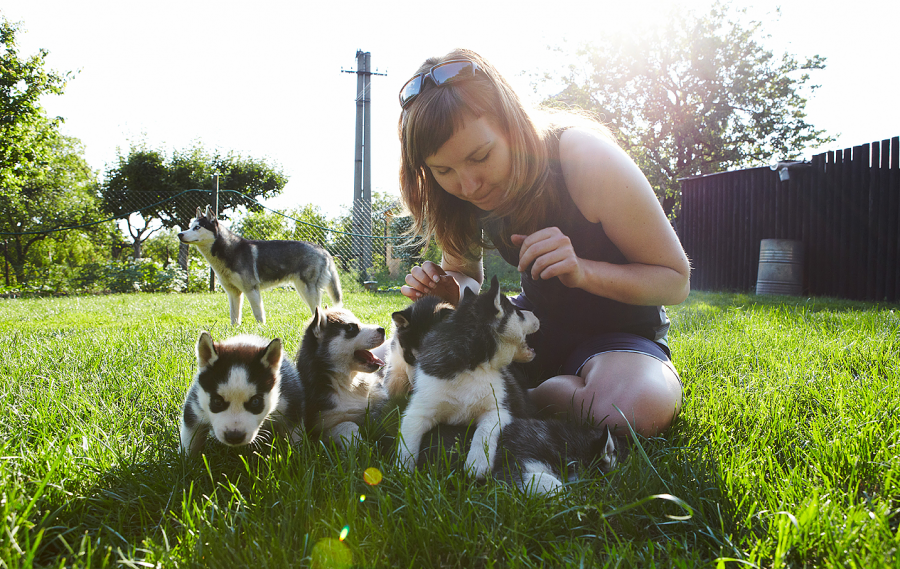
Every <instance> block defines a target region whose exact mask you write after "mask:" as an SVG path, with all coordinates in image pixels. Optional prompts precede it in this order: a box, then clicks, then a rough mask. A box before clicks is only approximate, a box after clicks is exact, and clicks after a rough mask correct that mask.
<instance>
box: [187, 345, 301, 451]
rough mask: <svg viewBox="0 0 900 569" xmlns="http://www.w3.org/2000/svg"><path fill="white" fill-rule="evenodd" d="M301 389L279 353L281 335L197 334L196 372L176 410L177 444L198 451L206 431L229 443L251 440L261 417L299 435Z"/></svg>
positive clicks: (297, 437)
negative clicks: (219, 339) (220, 337)
mask: <svg viewBox="0 0 900 569" xmlns="http://www.w3.org/2000/svg"><path fill="white" fill-rule="evenodd" d="M304 414H305V403H304V390H303V385H302V384H301V383H300V376H299V375H298V374H297V370H296V368H294V365H293V364H292V363H291V362H290V361H289V360H288V359H285V358H283V354H282V347H281V340H280V339H278V338H276V339H274V340H272V341H271V342H270V341H269V340H266V339H264V338H260V337H259V336H251V335H249V334H243V335H240V336H235V337H234V338H229V339H228V340H225V341H224V342H218V343H217V342H213V339H212V337H211V336H210V335H209V332H203V333H201V334H200V338H199V339H198V340H197V374H196V376H194V381H193V382H192V383H191V386H190V387H189V388H188V392H187V395H186V397H185V399H184V409H183V410H182V413H181V421H180V422H181V448H182V450H183V451H184V452H185V453H186V454H196V453H198V452H200V450H201V449H202V448H203V445H204V444H205V443H206V435H207V433H209V431H210V430H212V432H213V435H215V437H216V438H217V439H218V440H219V441H220V442H222V443H224V444H226V445H229V446H241V445H246V444H250V443H252V442H254V441H255V440H256V438H257V435H258V434H259V430H260V427H261V426H262V425H263V423H264V422H266V421H268V422H271V423H273V424H274V425H275V426H276V427H277V428H280V429H281V430H282V431H285V432H286V433H287V434H288V435H289V436H290V438H291V442H292V443H296V442H298V441H299V440H302V431H303V418H304Z"/></svg>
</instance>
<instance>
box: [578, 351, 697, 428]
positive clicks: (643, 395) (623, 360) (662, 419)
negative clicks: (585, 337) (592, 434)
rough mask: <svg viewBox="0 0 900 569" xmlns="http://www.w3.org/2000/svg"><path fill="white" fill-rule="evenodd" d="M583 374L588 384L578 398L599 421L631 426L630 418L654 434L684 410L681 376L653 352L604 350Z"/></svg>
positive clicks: (621, 426)
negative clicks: (648, 354)
mask: <svg viewBox="0 0 900 569" xmlns="http://www.w3.org/2000/svg"><path fill="white" fill-rule="evenodd" d="M608 356H614V357H608ZM581 375H582V377H584V379H585V386H584V389H583V390H582V392H581V393H580V394H579V397H578V398H577V399H578V400H580V403H581V407H582V416H583V417H585V418H589V419H592V420H594V421H595V422H603V423H606V424H608V425H610V426H613V425H615V426H617V427H619V428H620V429H626V430H627V427H626V426H625V425H624V421H626V420H627V421H628V423H629V424H630V425H631V427H632V428H633V429H634V430H635V431H636V432H638V433H640V434H641V435H644V436H652V435H656V434H659V433H661V432H662V431H664V430H666V429H667V428H668V427H669V426H670V425H671V424H672V421H673V420H674V419H675V417H676V416H677V415H678V413H679V412H680V411H681V383H680V381H679V380H678V376H677V375H676V374H675V372H674V371H673V370H672V369H671V368H669V367H668V366H667V365H666V364H663V363H662V362H660V361H659V360H656V359H655V358H652V357H650V356H646V355H643V354H634V353H626V352H612V353H608V354H600V355H599V356H596V357H595V358H593V359H592V360H590V361H589V362H587V364H585V366H584V368H583V369H582V372H581ZM584 409H590V413H588V414H585V413H584V412H583V411H584ZM575 411H576V413H578V411H579V409H577V408H576V409H575Z"/></svg>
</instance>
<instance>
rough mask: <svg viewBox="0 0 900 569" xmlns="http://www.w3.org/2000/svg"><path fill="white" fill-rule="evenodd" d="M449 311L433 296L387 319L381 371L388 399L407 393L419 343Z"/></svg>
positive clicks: (420, 345) (444, 304)
mask: <svg viewBox="0 0 900 569" xmlns="http://www.w3.org/2000/svg"><path fill="white" fill-rule="evenodd" d="M453 310H454V307H453V305H452V304H449V303H446V302H444V301H442V300H441V299H440V298H438V297H436V296H425V297H422V298H420V299H419V300H417V301H415V302H414V303H412V304H410V305H409V306H407V307H406V308H404V309H403V310H399V311H397V312H394V313H393V314H392V315H391V318H392V319H393V321H394V332H393V334H392V339H391V346H390V352H389V354H388V363H387V365H386V367H385V369H384V387H385V389H387V392H388V395H390V396H391V397H398V396H401V395H404V394H406V393H408V392H409V390H410V388H411V377H412V367H413V366H414V365H416V358H417V357H418V354H419V349H420V348H421V347H422V340H423V339H424V338H425V335H426V334H427V333H428V332H429V331H431V329H432V328H434V327H435V325H437V324H438V323H440V322H441V321H442V320H444V318H446V317H447V316H449V315H450V314H452V313H453Z"/></svg>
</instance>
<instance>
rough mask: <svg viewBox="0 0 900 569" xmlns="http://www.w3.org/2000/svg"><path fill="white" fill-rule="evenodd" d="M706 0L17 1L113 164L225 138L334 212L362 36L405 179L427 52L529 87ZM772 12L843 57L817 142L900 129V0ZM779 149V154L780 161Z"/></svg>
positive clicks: (23, 41)
mask: <svg viewBox="0 0 900 569" xmlns="http://www.w3.org/2000/svg"><path fill="white" fill-rule="evenodd" d="M673 4H674V5H676V6H677V7H678V9H684V10H700V11H703V10H705V9H706V8H708V6H709V5H710V1H709V0H682V1H676V2H672V1H670V2H663V1H661V0H629V1H628V2H622V1H621V0H591V1H587V0H585V1H574V0H554V1H552V2H548V1H546V0H545V1H542V2H533V1H531V0H520V1H519V2H515V3H513V2H509V1H504V2H498V1H493V0H482V1H480V2H470V1H468V0H464V1H460V2H456V3H448V2H428V3H424V2H409V1H408V0H407V1H404V2H395V1H377V0H373V1H370V2H358V1H356V0H338V1H327V2H311V1H310V0H299V1H298V0H262V1H260V2H247V1H246V0H242V1H237V2H235V1H230V0H219V1H216V2H212V1H199V0H154V1H152V2H133V1H128V0H124V1H123V0H78V1H77V2H73V1H72V0H3V3H2V5H0V14H2V15H3V16H4V17H6V18H7V19H8V20H10V21H14V22H21V28H20V32H19V34H18V36H17V40H18V43H19V53H20V55H33V54H35V53H37V51H38V50H39V49H45V50H47V51H48V52H49V55H48V57H47V60H46V61H47V67H49V68H50V69H53V70H56V71H59V72H66V71H75V72H76V74H75V76H74V77H73V78H72V79H71V80H70V81H69V82H68V84H67V86H66V90H65V93H64V94H63V95H59V96H47V97H44V98H43V99H42V104H43V106H44V108H45V109H46V110H47V112H48V113H49V114H50V115H51V116H61V117H63V118H64V119H65V123H64V125H63V127H62V130H63V132H64V133H65V134H67V135H70V136H74V137H77V138H79V139H80V140H81V141H82V142H83V143H84V145H85V157H86V159H87V161H88V163H89V164H90V165H91V167H92V168H93V169H95V170H97V171H98V172H99V173H100V175H101V176H102V174H103V172H104V171H105V170H106V168H107V167H108V166H109V165H112V164H115V162H116V158H117V156H118V154H119V153H121V154H125V155H127V153H128V149H129V148H130V146H131V145H132V144H134V143H138V142H144V143H146V144H147V145H149V146H150V147H151V148H159V149H162V150H166V151H167V152H169V153H171V151H172V150H174V149H186V148H189V147H191V146H193V145H194V144H195V143H198V142H199V143H202V144H203V145H204V146H205V147H206V148H207V149H209V150H220V151H222V152H229V151H233V152H235V153H238V154H241V155H243V156H251V157H253V158H263V159H266V160H267V161H268V162H269V163H271V164H274V165H277V166H278V167H280V168H281V169H282V170H283V171H284V173H285V174H287V175H288V176H289V178H290V181H289V182H288V185H287V186H286V187H285V189H284V192H283V193H282V195H281V196H279V197H277V198H274V199H273V200H270V201H269V202H268V205H270V206H271V207H278V208H294V207H297V206H300V205H304V204H307V203H312V204H315V205H318V206H319V207H320V208H321V209H322V210H323V212H325V213H326V215H328V216H329V217H334V216H337V215H339V214H341V213H343V212H344V211H345V210H346V208H348V207H349V205H350V203H351V202H352V199H353V168H354V142H355V121H356V117H355V113H356V102H355V101H356V79H357V78H356V75H355V74H352V73H344V72H342V71H343V70H354V69H355V68H356V52H357V51H358V50H362V51H368V52H370V53H371V61H372V67H373V68H375V69H376V70H377V71H378V72H380V73H386V76H373V77H372V86H371V95H370V97H371V101H372V102H371V106H372V107H371V109H372V110H371V113H372V115H371V129H372V141H371V145H372V146H371V152H372V191H373V192H383V193H387V194H392V195H397V194H398V190H397V173H398V169H399V152H400V150H399V142H398V140H397V119H398V117H399V111H400V108H399V104H398V102H397V92H398V91H399V89H400V87H401V86H402V85H403V83H405V82H406V81H407V79H409V77H410V76H411V75H412V74H413V72H414V71H415V70H416V69H417V68H418V66H419V65H420V64H421V62H422V61H423V60H424V59H426V58H427V57H430V56H433V55H443V54H445V53H447V52H448V51H450V50H451V49H453V48H456V47H466V48H469V49H473V50H475V51H476V52H479V53H480V54H481V55H482V56H484V57H486V58H487V59H488V60H489V61H491V62H492V63H493V64H494V65H495V66H496V67H497V68H498V69H499V70H500V71H501V72H502V73H503V74H504V75H505V76H506V77H507V78H508V79H509V80H510V82H511V83H512V84H513V86H514V88H515V89H516V90H517V91H518V92H519V93H520V95H522V96H523V98H525V100H526V101H529V102H532V103H536V102H538V101H539V100H540V99H541V98H542V95H546V94H547V93H546V92H540V90H539V92H537V93H536V92H535V89H534V87H533V85H532V80H531V78H530V74H533V73H537V72H544V71H552V70H553V69H558V68H560V67H561V66H563V65H566V64H567V63H568V61H569V60H567V59H566V58H565V57H564V56H562V55H559V54H557V53H554V52H552V51H551V50H550V49H548V47H567V46H568V47H573V48H574V47H575V46H577V45H578V44H579V43H580V42H584V41H590V40H591V39H592V38H597V37H599V36H600V35H601V34H603V33H604V31H607V30H612V29H616V30H625V31H628V30H629V29H637V28H638V27H640V26H646V25H652V24H653V23H655V22H656V20H658V19H659V18H660V17H662V14H664V13H665V8H666V7H668V6H670V5H673ZM734 4H735V5H736V6H743V5H745V4H746V5H747V6H748V9H749V10H750V13H749V15H750V16H751V17H753V18H756V19H759V20H761V21H763V22H764V27H763V29H764V32H765V33H767V34H769V35H770V36H771V37H770V38H769V39H768V40H766V43H765V46H766V47H767V48H769V49H772V50H774V51H775V52H776V53H784V52H789V53H792V54H794V55H796V56H798V58H799V59H802V58H805V57H809V56H812V55H816V54H818V55H821V56H824V57H825V58H826V66H827V67H826V69H825V70H823V71H816V72H814V73H813V77H812V82H813V83H815V84H818V85H821V87H820V88H819V89H818V90H817V91H816V92H815V93H814V94H813V95H812V98H811V99H810V101H809V103H808V104H807V115H808V117H807V119H808V121H809V122H811V123H812V124H813V125H815V126H816V127H817V128H821V129H825V130H826V131H827V133H828V134H831V135H833V136H836V137H837V138H838V140H837V142H835V143H833V144H831V145H828V146H827V147H824V148H821V149H818V150H817V151H812V150H810V151H808V152H807V155H806V157H809V156H812V155H813V154H817V153H819V152H822V151H825V150H831V149H838V148H845V147H850V146H855V145H859V144H864V143H867V142H873V141H876V140H881V139H884V138H889V137H893V136H897V135H900V105H896V104H890V105H889V104H887V102H888V101H892V100H894V99H895V98H896V94H897V93H898V92H900V74H897V73H896V72H894V70H893V69H892V68H891V67H890V65H889V61H890V58H891V57H893V56H894V55H896V41H895V39H893V38H895V34H896V23H897V22H900V2H897V1H896V0H890V1H876V2H867V1H861V2H857V3H854V4H853V5H852V7H847V6H844V7H843V8H840V9H839V10H838V9H836V7H835V6H832V7H829V2H827V1H826V2H823V1H822V0H817V1H814V0H786V1H784V2H782V3H781V5H780V7H781V15H780V17H777V15H776V8H777V7H778V6H779V3H777V2H774V1H772V0H754V1H753V2H752V8H749V6H750V4H751V3H750V2H749V1H748V0H736V1H735V2H734ZM774 161H777V157H776V158H775V159H774V160H773V162H774Z"/></svg>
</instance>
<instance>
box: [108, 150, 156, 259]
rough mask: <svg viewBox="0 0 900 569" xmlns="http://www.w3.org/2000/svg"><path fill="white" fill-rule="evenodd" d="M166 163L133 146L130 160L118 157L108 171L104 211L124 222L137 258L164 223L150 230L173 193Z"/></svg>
mask: <svg viewBox="0 0 900 569" xmlns="http://www.w3.org/2000/svg"><path fill="white" fill-rule="evenodd" d="M165 160H166V159H165V156H164V155H163V154H162V153H160V152H159V151H157V150H151V149H148V148H145V147H143V146H139V147H132V148H131V150H130V152H129V153H128V156H127V157H125V156H122V155H121V154H119V155H118V157H117V164H116V166H115V167H112V168H109V169H107V172H106V180H105V181H104V184H103V190H102V192H101V194H102V203H103V210H104V211H105V212H106V213H109V214H110V215H114V216H117V217H121V218H122V219H124V220H125V225H126V227H127V229H128V234H129V235H130V236H131V240H132V252H133V255H134V258H135V259H140V258H141V246H142V244H143V243H144V241H146V240H147V239H148V238H150V236H151V235H153V233H155V232H156V231H159V230H160V229H162V225H161V224H160V225H157V227H155V228H151V221H152V220H153V219H154V218H159V216H160V209H161V207H162V205H161V204H162V202H163V201H164V200H165V199H166V198H167V197H169V196H170V195H171V193H172V192H171V188H170V187H169V180H168V168H167V166H166V164H165ZM157 204H158V205H157ZM139 219H140V220H142V222H141V223H139V222H138V220H139Z"/></svg>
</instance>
